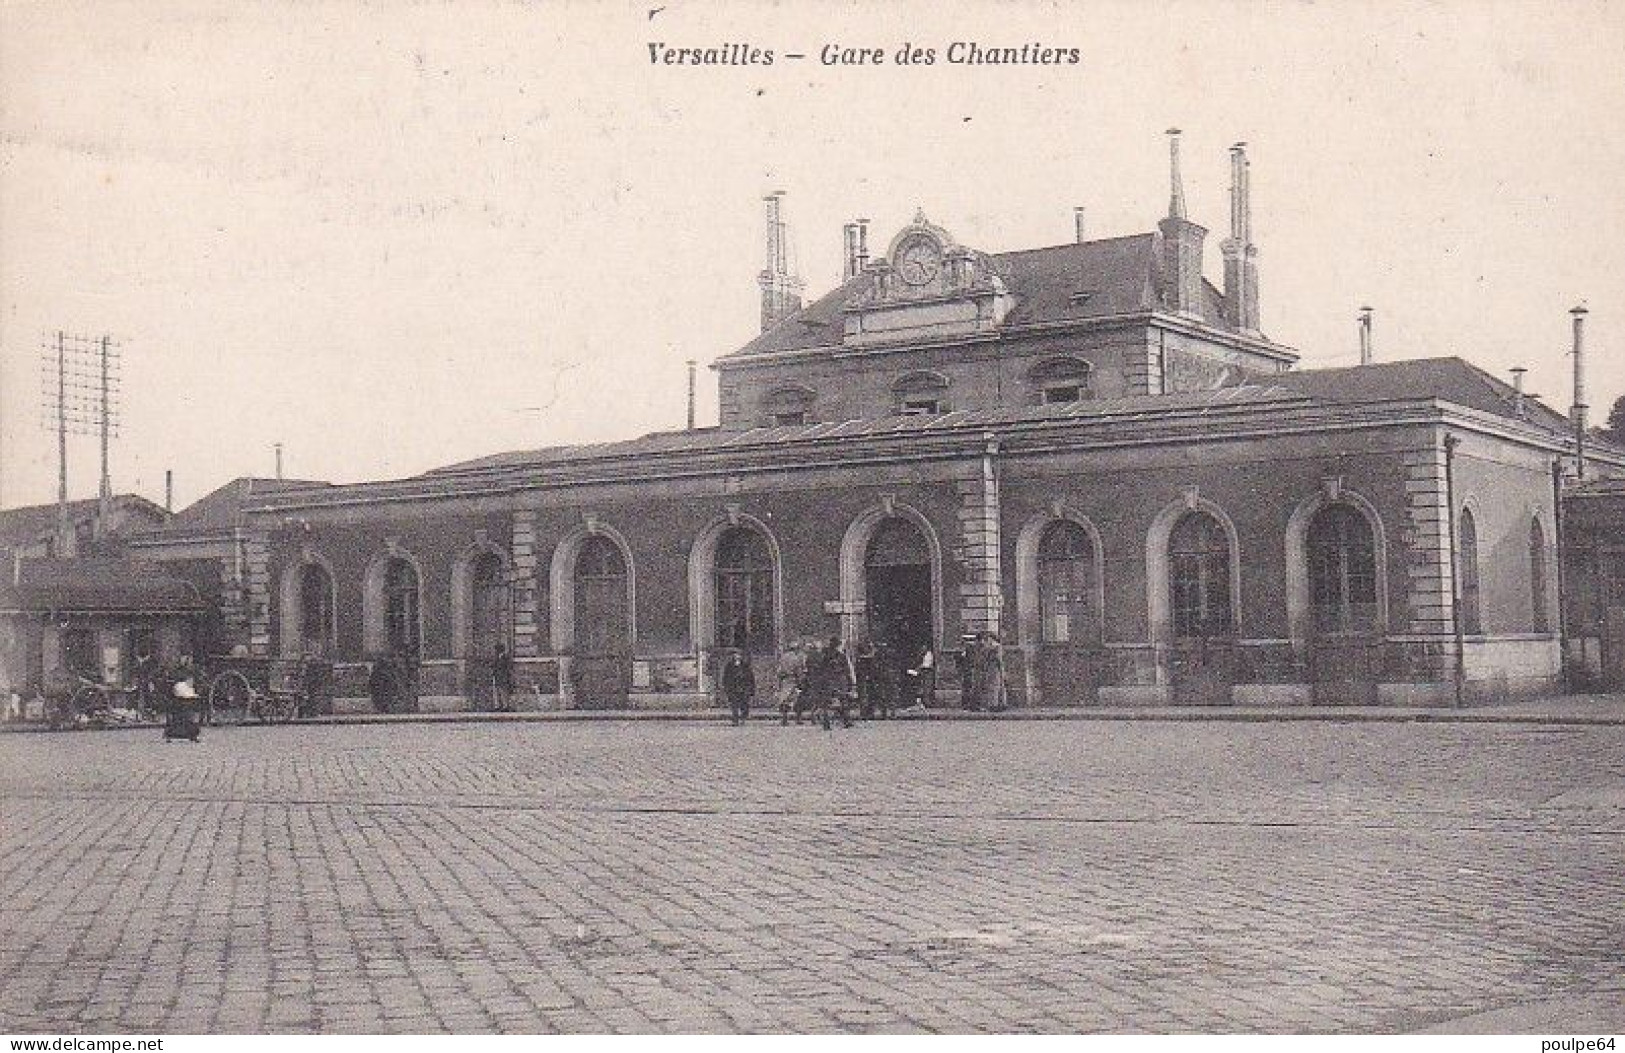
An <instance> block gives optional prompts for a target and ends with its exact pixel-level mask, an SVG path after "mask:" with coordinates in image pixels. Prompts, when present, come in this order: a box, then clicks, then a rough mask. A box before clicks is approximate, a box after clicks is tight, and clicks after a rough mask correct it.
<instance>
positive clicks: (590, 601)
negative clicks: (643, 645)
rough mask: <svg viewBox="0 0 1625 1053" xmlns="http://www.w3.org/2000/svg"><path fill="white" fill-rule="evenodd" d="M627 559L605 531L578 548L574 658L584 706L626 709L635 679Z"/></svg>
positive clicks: (573, 667) (579, 703)
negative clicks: (633, 673)
mask: <svg viewBox="0 0 1625 1053" xmlns="http://www.w3.org/2000/svg"><path fill="white" fill-rule="evenodd" d="M627 584H628V575H627V566H626V558H625V556H623V555H622V553H621V550H620V546H618V545H616V544H615V542H614V541H612V540H611V539H610V538H608V537H605V536H603V535H602V534H594V535H590V536H588V537H587V538H586V539H584V540H583V541H582V543H581V547H580V549H579V551H577V553H576V560H575V574H574V582H573V585H572V587H573V589H574V592H575V617H574V629H575V658H574V661H573V662H572V663H571V674H570V675H571V678H572V680H573V682H574V683H573V686H574V689H575V690H574V695H575V704H576V705H577V706H578V707H580V708H583V709H624V708H626V707H627V705H628V701H629V693H630V690H631V681H632V634H631V607H630V603H631V593H630V590H629V589H628V588H627Z"/></svg>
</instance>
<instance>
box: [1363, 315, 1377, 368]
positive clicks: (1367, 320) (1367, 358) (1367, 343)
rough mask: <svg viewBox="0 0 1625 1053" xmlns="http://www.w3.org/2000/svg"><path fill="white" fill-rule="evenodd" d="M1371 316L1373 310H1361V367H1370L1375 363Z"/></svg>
mask: <svg viewBox="0 0 1625 1053" xmlns="http://www.w3.org/2000/svg"><path fill="white" fill-rule="evenodd" d="M1371 315H1372V311H1371V308H1369V307H1362V308H1360V365H1362V366H1369V365H1370V364H1371V363H1372V362H1373V361H1375V357H1374V356H1373V354H1372V350H1371Z"/></svg>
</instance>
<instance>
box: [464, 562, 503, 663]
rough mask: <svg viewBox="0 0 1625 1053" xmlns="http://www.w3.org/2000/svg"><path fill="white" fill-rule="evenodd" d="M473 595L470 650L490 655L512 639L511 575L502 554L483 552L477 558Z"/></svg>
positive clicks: (474, 569)
mask: <svg viewBox="0 0 1625 1053" xmlns="http://www.w3.org/2000/svg"><path fill="white" fill-rule="evenodd" d="M470 577H471V579H472V580H471V584H470V589H471V595H470V597H469V600H470V603H469V626H468V628H469V639H468V653H469V655H471V656H475V657H480V658H489V657H491V656H492V655H494V654H496V649H497V644H499V643H503V644H505V643H507V641H508V576H507V574H506V573H505V572H504V570H503V566H502V557H501V556H499V555H497V554H496V553H495V552H482V553H480V554H479V555H478V556H476V557H475V559H474V566H473V573H472V574H471V575H470Z"/></svg>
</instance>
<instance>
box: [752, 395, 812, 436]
mask: <svg viewBox="0 0 1625 1053" xmlns="http://www.w3.org/2000/svg"><path fill="white" fill-rule="evenodd" d="M813 398H814V395H813V393H812V392H811V391H809V390H808V389H807V388H801V387H792V388H779V389H778V390H776V391H773V392H770V393H769V394H768V396H767V397H766V398H764V399H763V400H762V424H763V426H764V427H769V428H771V427H776V426H777V427H782V426H786V425H792V424H810V423H812V406H813Z"/></svg>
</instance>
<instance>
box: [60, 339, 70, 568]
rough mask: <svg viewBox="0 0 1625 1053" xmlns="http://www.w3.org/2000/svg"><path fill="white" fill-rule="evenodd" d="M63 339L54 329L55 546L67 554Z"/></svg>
mask: <svg viewBox="0 0 1625 1053" xmlns="http://www.w3.org/2000/svg"><path fill="white" fill-rule="evenodd" d="M66 345H67V339H66V337H65V336H64V335H63V333H62V330H60V329H58V330H57V331H56V546H57V554H58V555H62V556H66V555H71V554H72V553H71V552H70V551H69V550H70V549H72V548H73V530H72V528H71V527H70V526H69V525H68V353H67V346H66Z"/></svg>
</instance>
